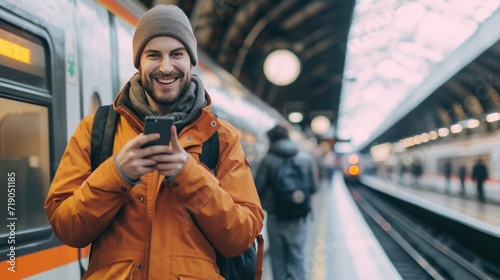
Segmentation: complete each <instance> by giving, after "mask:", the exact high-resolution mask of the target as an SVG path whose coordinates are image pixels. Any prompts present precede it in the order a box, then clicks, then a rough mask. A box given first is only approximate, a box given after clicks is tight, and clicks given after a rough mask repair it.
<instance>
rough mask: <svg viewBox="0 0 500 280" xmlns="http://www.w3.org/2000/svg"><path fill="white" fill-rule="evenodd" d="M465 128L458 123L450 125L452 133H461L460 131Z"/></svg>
mask: <svg viewBox="0 0 500 280" xmlns="http://www.w3.org/2000/svg"><path fill="white" fill-rule="evenodd" d="M463 129H464V128H463V126H462V125H461V124H458V123H456V124H454V125H452V126H451V127H450V131H451V132H452V133H460V132H462V130H463Z"/></svg>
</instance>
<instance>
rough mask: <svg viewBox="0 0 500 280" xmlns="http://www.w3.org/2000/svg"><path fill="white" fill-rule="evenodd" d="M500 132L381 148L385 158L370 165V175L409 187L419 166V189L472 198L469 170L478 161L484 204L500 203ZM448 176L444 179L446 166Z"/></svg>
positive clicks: (457, 136)
mask: <svg viewBox="0 0 500 280" xmlns="http://www.w3.org/2000/svg"><path fill="white" fill-rule="evenodd" d="M499 143H500V130H498V129H487V128H486V124H485V128H484V129H481V128H479V129H478V130H477V131H474V132H473V133H472V132H464V133H462V134H457V135H449V136H447V137H446V138H437V139H435V140H433V141H429V142H426V143H421V144H419V145H414V146H411V147H407V148H403V147H402V145H401V143H393V144H391V145H388V144H385V145H387V146H386V147H384V148H383V150H385V152H384V156H381V157H379V160H378V161H377V162H376V163H375V164H374V165H373V172H372V174H373V175H375V176H380V177H385V178H387V179H388V180H397V181H398V182H399V183H400V184H403V185H406V186H411V185H412V182H414V178H413V177H414V176H413V174H412V168H413V166H414V165H415V163H419V164H420V165H421V168H422V174H421V176H420V178H419V179H418V180H419V185H420V187H423V188H427V189H432V190H435V191H439V192H442V193H448V194H450V195H465V196H468V197H471V198H472V197H475V196H476V193H477V190H476V184H475V182H474V181H473V180H472V178H471V175H472V169H473V166H474V164H475V163H476V161H477V160H478V159H481V160H482V161H483V163H484V165H485V166H486V169H487V170H488V179H487V180H486V181H485V184H484V191H485V196H486V198H487V200H489V201H492V202H496V203H500V145H499ZM447 165H449V168H450V171H451V175H450V179H449V180H448V179H447V177H446V166H447ZM462 166H463V167H465V170H466V172H465V174H466V176H465V194H462V190H461V184H460V179H459V168H460V167H462Z"/></svg>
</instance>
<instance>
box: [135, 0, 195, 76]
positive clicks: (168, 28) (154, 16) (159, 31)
mask: <svg viewBox="0 0 500 280" xmlns="http://www.w3.org/2000/svg"><path fill="white" fill-rule="evenodd" d="M158 36H169V37H173V38H175V39H177V40H179V41H181V43H183V44H184V46H185V47H186V49H187V51H188V53H189V56H190V58H191V64H193V66H194V65H196V63H197V62H198V53H197V49H196V48H197V43H196V37H194V33H193V28H192V27H191V23H190V22H189V19H188V17H187V16H186V14H185V13H184V11H182V10H181V9H180V8H179V7H177V6H174V5H157V6H155V7H154V8H152V9H150V10H149V11H147V12H146V13H145V14H144V15H143V16H142V17H141V19H140V20H139V23H137V28H136V30H135V33H134V38H133V39H132V46H133V51H134V66H135V68H137V69H139V62H140V59H141V54H142V51H143V50H144V47H145V46H146V44H147V43H148V42H149V40H151V39H153V38H155V37H158Z"/></svg>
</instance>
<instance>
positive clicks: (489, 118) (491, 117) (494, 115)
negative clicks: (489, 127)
mask: <svg viewBox="0 0 500 280" xmlns="http://www.w3.org/2000/svg"><path fill="white" fill-rule="evenodd" d="M498 120H500V113H491V114H489V115H487V116H486V121H487V122H490V123H492V122H496V121H498Z"/></svg>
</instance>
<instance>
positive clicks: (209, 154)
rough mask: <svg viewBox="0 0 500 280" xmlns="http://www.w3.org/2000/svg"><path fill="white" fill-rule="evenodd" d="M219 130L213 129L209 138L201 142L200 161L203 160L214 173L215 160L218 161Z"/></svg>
mask: <svg viewBox="0 0 500 280" xmlns="http://www.w3.org/2000/svg"><path fill="white" fill-rule="evenodd" d="M219 150H220V148H219V131H217V130H216V131H215V133H214V134H212V136H210V138H209V139H208V140H207V141H206V142H205V143H203V146H202V148H201V154H200V161H201V162H203V163H204V164H205V165H206V166H207V167H208V168H209V169H210V170H211V171H212V172H213V173H214V174H217V162H218V161H219Z"/></svg>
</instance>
